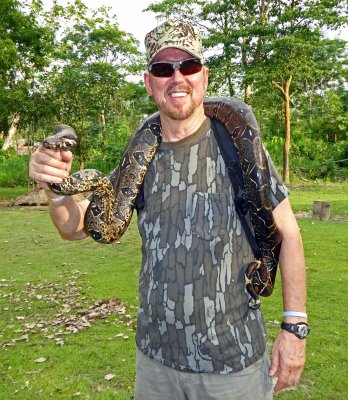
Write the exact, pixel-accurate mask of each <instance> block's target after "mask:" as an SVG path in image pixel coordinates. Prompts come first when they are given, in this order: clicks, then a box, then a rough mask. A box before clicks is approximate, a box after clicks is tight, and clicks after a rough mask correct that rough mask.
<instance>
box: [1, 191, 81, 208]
mask: <svg viewBox="0 0 348 400" xmlns="http://www.w3.org/2000/svg"><path fill="white" fill-rule="evenodd" d="M73 198H74V199H75V200H76V201H81V200H83V199H84V198H85V196H84V195H83V194H78V195H75V196H73ZM11 206H15V207H24V206H25V207H38V206H48V200H47V197H46V195H45V191H44V190H43V189H41V188H36V189H34V190H32V191H31V192H29V193H25V194H23V195H22V196H19V197H16V198H15V199H14V200H6V199H0V207H11Z"/></svg>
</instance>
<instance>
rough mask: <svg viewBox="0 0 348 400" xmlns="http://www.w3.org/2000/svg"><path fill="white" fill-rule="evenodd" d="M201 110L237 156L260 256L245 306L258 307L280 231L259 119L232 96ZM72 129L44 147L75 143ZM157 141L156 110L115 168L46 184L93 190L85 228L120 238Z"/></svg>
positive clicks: (272, 272) (63, 191) (249, 272)
mask: <svg viewBox="0 0 348 400" xmlns="http://www.w3.org/2000/svg"><path fill="white" fill-rule="evenodd" d="M204 110H205V114H206V115H207V116H208V117H210V118H217V119H218V120H219V121H220V122H222V123H223V124H224V125H225V127H226V128H227V130H228V132H229V134H230V137H231V139H232V140H233V142H234V144H235V146H236V149H237V152H238V157H239V162H240V166H241V170H242V174H243V180H244V187H245V192H246V197H247V200H248V203H249V209H248V211H249V217H250V221H251V223H252V226H253V228H254V234H255V238H256V241H257V243H258V245H259V248H260V252H261V254H262V257H261V259H259V260H255V261H253V262H251V263H250V264H249V265H248V266H247V268H246V271H245V285H246V288H247V290H248V292H249V294H250V295H251V300H250V303H249V306H250V307H251V308H258V307H259V305H260V300H259V295H263V296H269V295H270V294H271V293H272V291H273V286H274V281H275V276H276V271H277V265H278V260H279V252H280V247H281V235H280V232H279V231H278V229H277V226H276V224H275V221H274V218H273V214H272V204H271V201H270V195H269V189H270V188H269V185H270V183H269V182H270V179H269V170H268V168H267V160H266V156H265V153H264V150H263V147H262V143H261V139H260V135H259V131H258V125H257V122H256V120H255V117H254V115H253V113H252V111H251V110H250V109H249V108H248V107H247V106H246V105H245V104H244V103H243V102H241V101H239V100H236V99H224V98H223V99H222V98H221V99H220V98H217V99H207V100H205V102H204ZM76 140H77V137H76V135H75V133H74V130H73V129H72V128H71V127H69V126H67V125H60V126H59V127H58V128H57V133H56V134H55V135H53V136H50V137H48V138H46V139H45V140H44V141H43V146H44V147H45V148H50V149H54V150H57V151H58V150H67V149H69V148H71V147H72V146H73V145H75V144H76ZM160 142H161V123H160V118H159V114H158V113H156V114H154V115H152V116H151V117H149V118H148V119H147V120H145V122H144V123H143V124H142V126H141V127H140V128H139V129H138V130H137V131H136V132H135V133H134V135H133V136H132V138H131V139H130V141H129V144H128V146H127V148H126V150H125V152H124V154H123V156H122V158H121V162H120V165H119V167H118V168H116V169H115V170H114V171H113V172H112V173H111V175H110V177H107V176H105V175H104V174H103V173H101V172H99V171H96V170H89V169H86V170H82V171H79V172H76V173H74V174H72V175H71V176H70V177H69V178H67V179H66V180H64V181H63V182H62V183H60V184H49V187H50V189H51V190H52V191H53V192H55V193H57V194H60V195H65V196H69V195H73V194H77V193H84V192H92V195H91V197H90V204H89V207H88V209H87V212H86V215H85V221H84V224H85V230H86V232H87V233H89V234H90V235H91V236H92V238H93V239H94V240H96V241H98V242H101V243H111V242H114V241H116V240H118V239H119V238H120V237H121V236H122V235H123V233H124V232H125V231H126V229H127V227H128V225H129V223H130V220H131V217H132V213H133V209H134V204H135V200H136V198H137V195H138V193H139V191H140V188H141V185H142V182H143V180H144V177H145V174H146V171H147V169H148V166H149V164H150V162H151V160H152V158H153V157H154V155H155V153H156V150H157V147H158V146H159V144H160Z"/></svg>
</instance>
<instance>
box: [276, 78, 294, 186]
mask: <svg viewBox="0 0 348 400" xmlns="http://www.w3.org/2000/svg"><path fill="white" fill-rule="evenodd" d="M291 80H292V76H291V75H290V77H289V78H288V79H287V80H282V84H281V85H279V84H278V83H276V82H273V84H274V85H275V86H276V87H277V88H278V89H279V90H280V91H281V93H282V94H283V96H284V113H285V141H284V151H283V180H284V183H289V182H290V169H289V153H290V142H291V125H290V100H291V96H290V85H291Z"/></svg>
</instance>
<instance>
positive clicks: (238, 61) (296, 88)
mask: <svg viewBox="0 0 348 400" xmlns="http://www.w3.org/2000/svg"><path fill="white" fill-rule="evenodd" d="M148 9H149V10H151V11H153V12H157V13H159V15H160V17H163V16H166V17H168V16H169V15H173V16H174V17H182V18H184V19H186V20H187V21H189V20H193V21H197V20H198V21H199V24H200V25H201V26H202V27H203V28H204V29H203V32H204V37H205V39H204V41H203V43H204V46H205V47H206V49H207V50H210V52H211V51H213V55H212V56H211V57H209V58H208V60H207V64H208V66H211V67H212V71H211V73H210V79H211V84H210V86H209V90H211V88H213V93H214V94H216V93H218V92H219V91H220V93H221V94H224V93H225V92H227V93H228V94H229V95H237V96H243V97H244V100H245V101H246V102H247V103H250V104H253V101H254V100H253V98H254V97H255V94H256V93H258V92H264V90H265V89H266V90H268V91H270V90H273V88H276V89H277V90H278V92H279V94H280V96H278V98H279V100H281V101H282V102H283V114H284V122H285V123H284V127H285V128H284V131H285V141H284V157H283V178H284V181H285V182H288V181H289V151H290V143H291V124H290V122H291V104H292V103H293V102H294V95H295V93H296V95H297V94H298V93H301V92H302V91H303V90H304V87H303V84H304V82H307V84H308V83H309V82H313V81H316V82H318V80H321V81H322V82H324V81H326V82H329V81H330V80H331V79H332V77H333V73H332V72H333V71H332V70H331V71H330V70H328V68H327V65H328V64H327V61H328V60H329V59H330V60H331V61H332V62H333V63H334V64H335V66H336V67H337V65H339V61H340V58H341V55H342V51H343V49H342V47H341V48H339V46H338V47H337V48H336V50H337V52H332V51H331V52H330V51H328V48H329V47H330V46H331V47H333V45H332V41H330V40H328V39H326V40H325V39H324V38H323V34H322V30H324V29H327V28H329V29H335V28H337V27H339V26H340V25H342V24H343V23H345V21H346V15H347V10H346V8H345V2H344V1H340V0H305V1H304V0H291V1H289V2H284V1H269V0H259V1H257V0H251V1H250V0H210V1H204V2H202V1H192V0H180V1H175V0H165V1H162V2H160V3H156V4H152V5H151V6H150V7H149V8H148ZM319 49H321V50H322V53H321V54H322V55H326V56H327V57H326V58H324V60H323V59H320V57H318V52H319ZM339 50H340V51H341V52H339ZM335 70H336V71H338V68H335ZM341 72H342V71H341ZM272 86H273V88H272ZM307 87H308V86H307ZM311 87H315V86H314V85H311ZM226 89H227V90H226ZM264 107H265V108H267V107H268V104H264ZM261 122H262V121H261Z"/></svg>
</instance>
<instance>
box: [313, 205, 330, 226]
mask: <svg viewBox="0 0 348 400" xmlns="http://www.w3.org/2000/svg"><path fill="white" fill-rule="evenodd" d="M330 206H331V203H330V202H328V201H321V200H315V201H314V202H313V219H317V220H320V221H328V220H329V219H330Z"/></svg>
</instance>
